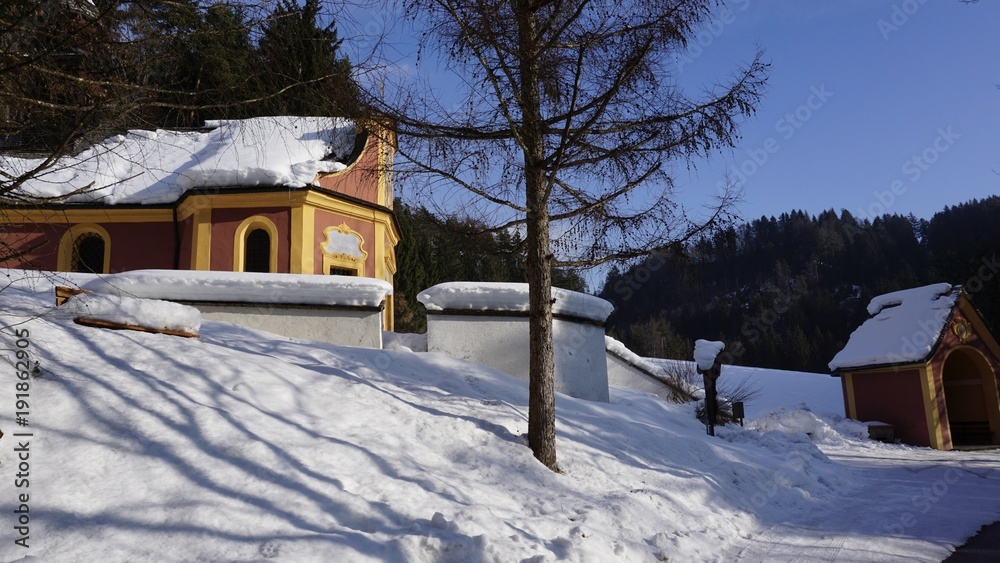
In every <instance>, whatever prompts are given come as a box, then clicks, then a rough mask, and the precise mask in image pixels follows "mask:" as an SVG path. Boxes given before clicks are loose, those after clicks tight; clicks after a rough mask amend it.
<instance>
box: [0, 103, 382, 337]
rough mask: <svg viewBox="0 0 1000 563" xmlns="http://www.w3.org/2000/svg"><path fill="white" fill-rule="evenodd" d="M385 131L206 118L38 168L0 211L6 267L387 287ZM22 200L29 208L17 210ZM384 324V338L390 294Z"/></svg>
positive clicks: (9, 172)
mask: <svg viewBox="0 0 1000 563" xmlns="http://www.w3.org/2000/svg"><path fill="white" fill-rule="evenodd" d="M393 154H394V153H393V137H392V132H391V130H389V129H388V128H387V127H385V126H384V125H383V124H379V123H374V122H366V123H362V122H356V121H353V120H348V119H340V118H320V117H261V118H253V119H245V120H226V121H213V122H208V123H206V125H205V127H203V128H200V129H197V130H182V131H177V130H157V131H129V132H128V133H127V134H124V135H119V136H116V137H113V138H110V139H107V140H105V141H104V142H103V143H101V144H98V145H95V146H92V147H90V148H88V149H86V150H84V151H83V152H81V153H79V154H77V155H73V156H69V157H65V158H62V159H60V160H58V161H56V162H54V163H46V162H44V160H43V159H42V158H31V157H30V156H26V157H15V156H12V155H3V156H2V158H0V172H2V173H3V174H4V175H5V176H6V177H7V178H14V179H23V181H19V186H18V188H17V190H16V191H15V192H14V193H12V194H8V195H9V196H11V197H8V198H7V199H8V200H9V201H7V202H5V203H4V209H3V212H2V213H0V237H2V242H3V244H4V247H5V249H6V252H5V254H6V255H7V256H8V258H7V259H6V260H5V261H3V262H0V267H5V268H22V269H35V270H52V271H64V272H92V273H98V274H102V273H103V274H107V273H117V272H123V271H128V270H146V269H168V270H218V271H235V272H271V273H296V274H316V275H341V276H366V277H370V278H377V279H381V280H385V281H387V282H389V283H390V284H391V283H392V281H393V275H394V274H395V272H396V255H395V247H396V244H397V243H398V242H399V240H400V234H399V228H398V225H397V223H396V221H395V217H394V216H393V211H392V205H393V183H392V160H393ZM19 200H20V201H21V202H23V203H19ZM383 316H384V319H383V323H384V324H383V326H384V327H385V330H392V326H393V322H392V319H393V305H392V298H391V296H390V297H389V298H388V299H387V301H386V305H385V310H384V311H383Z"/></svg>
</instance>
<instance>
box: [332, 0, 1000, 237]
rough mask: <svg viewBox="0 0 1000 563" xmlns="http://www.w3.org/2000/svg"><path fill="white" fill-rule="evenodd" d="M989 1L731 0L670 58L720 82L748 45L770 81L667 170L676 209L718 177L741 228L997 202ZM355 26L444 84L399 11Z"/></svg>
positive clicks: (998, 30)
mask: <svg viewBox="0 0 1000 563" xmlns="http://www.w3.org/2000/svg"><path fill="white" fill-rule="evenodd" d="M378 4H380V3H378ZM390 4H391V2H390ZM998 4H1000V2H996V1H995V0H983V1H982V2H980V3H978V4H972V5H966V4H963V3H962V2H961V1H960V0H729V1H728V2H727V3H726V6H728V10H729V13H728V15H727V14H726V12H724V11H723V10H722V9H720V10H717V11H716V15H715V16H714V17H713V23H712V24H706V25H705V26H703V27H702V29H700V31H699V32H698V34H696V36H695V37H694V38H693V39H692V42H691V45H690V48H689V50H688V52H687V53H681V54H679V58H678V61H677V64H678V68H679V73H678V80H679V83H680V85H681V87H682V88H684V89H686V90H687V91H689V92H691V93H698V92H700V91H701V90H702V88H704V87H706V86H711V85H712V84H713V83H715V82H718V81H720V80H724V79H725V78H726V77H727V76H729V75H730V73H732V72H733V71H734V70H735V69H736V68H737V65H739V64H740V63H745V62H747V61H749V60H750V59H751V58H752V56H753V53H754V50H755V49H756V47H757V46H758V45H759V46H760V47H761V48H762V49H763V50H764V53H765V58H766V59H767V60H769V61H770V63H771V65H772V67H771V76H770V80H769V83H768V88H767V92H766V94H765V96H764V99H763V101H762V103H761V105H760V107H759V110H758V112H757V114H756V115H755V116H754V117H753V118H752V119H750V120H748V121H747V122H746V123H745V124H744V126H743V129H742V133H743V136H742V140H741V142H740V144H739V146H737V147H736V148H735V149H731V150H726V151H724V152H722V153H719V154H716V155H714V156H712V157H711V158H708V159H700V160H697V161H695V162H693V165H694V166H693V167H688V166H687V163H683V162H678V163H674V169H675V176H676V184H677V186H678V187H679V188H680V193H679V194H678V199H679V201H680V202H681V203H682V204H683V205H684V206H685V207H687V208H688V209H689V210H691V211H692V212H693V213H694V214H695V215H697V214H698V209H699V208H701V206H703V205H705V204H708V203H711V197H712V196H713V195H714V194H715V193H716V191H717V185H718V184H719V182H721V181H723V179H724V178H725V177H726V174H727V173H729V174H730V176H731V177H735V178H736V179H738V180H741V184H742V188H743V202H742V203H741V204H740V205H739V207H738V212H739V214H740V215H741V216H742V218H744V219H754V218H758V217H760V216H762V215H768V216H770V215H779V214H780V213H782V212H785V211H791V210H793V209H802V210H805V211H807V212H808V213H810V214H818V213H820V212H821V211H823V210H826V209H835V210H837V211H839V210H841V209H845V208H846V209H848V210H849V211H851V213H853V214H855V215H856V216H860V217H868V218H874V217H875V216H878V215H881V214H883V213H900V214H909V213H913V214H915V215H917V216H918V217H924V218H930V217H931V216H932V215H933V214H934V213H935V212H937V211H939V210H941V209H942V208H944V207H945V206H946V205H954V204H958V203H961V202H964V201H967V200H969V199H972V198H982V197H987V196H990V195H994V194H997V193H1000V142H998V141H1000V89H998V88H997V84H998V83H1000V5H998ZM380 5H381V4H380ZM355 18H357V19H356V21H355V27H356V29H357V30H359V31H360V33H359V34H358V35H355V34H351V33H350V32H348V33H345V34H344V35H345V36H352V37H354V38H358V37H372V36H373V33H375V32H376V31H379V30H381V29H388V30H389V34H390V41H389V44H390V45H391V47H390V48H389V49H388V51H389V56H390V58H392V59H393V62H394V65H395V68H396V72H401V73H403V74H411V73H414V72H416V74H419V75H423V76H431V77H432V78H433V79H432V82H433V83H436V84H438V85H439V86H441V85H443V84H447V83H448V79H447V78H445V77H443V76H441V74H440V70H441V69H440V68H438V67H437V66H436V64H435V62H434V60H435V58H434V57H433V56H427V54H425V56H424V58H423V62H421V63H420V64H419V65H417V67H416V69H414V62H415V60H416V47H415V46H414V45H413V39H412V35H414V32H413V31H412V29H411V28H409V27H408V24H406V23H405V22H404V21H403V20H402V16H401V14H400V12H399V10H398V6H396V7H395V9H391V8H390V9H380V10H373V11H371V12H367V13H364V14H355ZM348 41H351V40H350V39H349V40H348ZM364 49H365V47H364V46H361V47H360V48H359V49H358V52H363V51H364ZM442 89H443V90H447V88H444V87H443V86H442ZM444 95H445V96H447V93H445V94H444ZM754 157H756V159H755V158H754Z"/></svg>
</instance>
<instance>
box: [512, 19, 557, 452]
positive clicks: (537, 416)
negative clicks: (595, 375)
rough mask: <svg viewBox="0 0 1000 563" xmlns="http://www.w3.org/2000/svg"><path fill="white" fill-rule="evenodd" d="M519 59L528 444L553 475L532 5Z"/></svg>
mask: <svg viewBox="0 0 1000 563" xmlns="http://www.w3.org/2000/svg"><path fill="white" fill-rule="evenodd" d="M515 10H516V11H517V12H518V15H517V21H518V35H519V37H518V47H519V49H518V51H519V52H518V56H519V59H520V63H521V92H520V94H521V116H522V119H523V123H522V129H521V133H522V143H523V145H522V146H523V151H524V179H525V194H526V198H527V202H526V203H527V208H528V213H527V219H528V221H527V237H526V240H525V244H526V246H527V254H528V256H527V264H526V270H527V276H528V303H529V312H530V318H529V321H528V326H529V328H528V332H529V361H528V371H529V380H530V381H529V384H528V393H529V398H528V443H529V445H530V446H531V451H532V453H534V454H535V457H536V458H537V459H538V460H539V461H541V462H542V463H543V464H545V466H546V467H548V468H549V469H551V470H553V471H559V465H558V464H557V463H556V395H555V360H554V356H553V344H552V267H551V266H552V255H551V253H550V251H549V211H548V196H549V194H548V185H547V178H546V170H545V164H544V160H545V137H544V132H543V124H542V115H541V94H540V92H539V87H538V84H539V76H540V75H539V61H538V56H537V55H538V50H537V39H536V20H535V16H534V14H533V13H531V10H530V7H529V3H528V2H525V1H524V0H522V1H520V2H518V5H517V7H516V8H515Z"/></svg>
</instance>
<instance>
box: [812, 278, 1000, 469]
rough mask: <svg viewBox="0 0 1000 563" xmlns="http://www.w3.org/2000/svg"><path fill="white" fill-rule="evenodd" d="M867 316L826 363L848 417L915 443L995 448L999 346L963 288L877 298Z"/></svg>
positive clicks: (999, 430) (999, 418) (999, 424)
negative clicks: (877, 425)
mask: <svg viewBox="0 0 1000 563" xmlns="http://www.w3.org/2000/svg"><path fill="white" fill-rule="evenodd" d="M868 314H869V315H870V318H869V319H868V320H866V321H865V322H864V323H863V324H862V325H861V326H860V327H859V328H858V329H857V330H855V331H854V332H853V333H852V334H851V337H850V339H849V340H848V342H847V345H846V346H845V347H844V349H843V350H841V351H840V352H839V353H838V354H837V355H836V356H835V357H834V358H833V360H832V361H831V362H830V365H829V367H830V369H831V370H832V371H833V375H834V376H836V377H839V378H840V379H841V382H842V387H843V391H844V409H845V412H846V413H847V416H848V417H850V418H853V419H855V420H860V421H867V422H880V423H882V424H884V425H889V426H891V427H892V429H893V433H894V436H895V438H896V439H898V440H899V441H901V442H903V443H906V444H911V445H914V446H929V447H931V448H935V449H938V450H952V449H960V448H979V447H990V446H995V445H1000V397H998V393H997V386H998V374H1000V344H998V343H997V340H996V338H995V337H994V336H993V334H992V333H991V332H990V330H989V328H988V327H987V326H986V323H985V322H984V321H983V318H982V316H981V315H980V314H979V311H977V310H976V308H975V306H974V305H973V303H972V300H971V299H970V298H969V295H968V294H967V293H966V292H965V291H964V290H962V288H961V287H959V286H954V287H953V286H952V285H951V284H947V283H940V284H934V285H928V286H925V287H918V288H913V289H906V290H902V291H896V292H893V293H888V294H885V295H880V296H878V297H875V298H874V299H872V301H871V303H870V304H869V305H868Z"/></svg>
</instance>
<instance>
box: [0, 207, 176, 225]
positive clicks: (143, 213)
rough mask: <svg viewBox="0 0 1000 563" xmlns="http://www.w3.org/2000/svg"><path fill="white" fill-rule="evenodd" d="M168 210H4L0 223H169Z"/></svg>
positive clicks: (170, 212)
mask: <svg viewBox="0 0 1000 563" xmlns="http://www.w3.org/2000/svg"><path fill="white" fill-rule="evenodd" d="M173 220H174V217H173V212H172V211H171V210H170V209H118V210H116V209H111V208H106V209H19V208H16V207H15V208H11V209H5V210H4V213H3V214H2V215H0V223H6V224H16V223H46V224H56V225H57V224H62V223H164V222H166V223H171V222H173Z"/></svg>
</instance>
